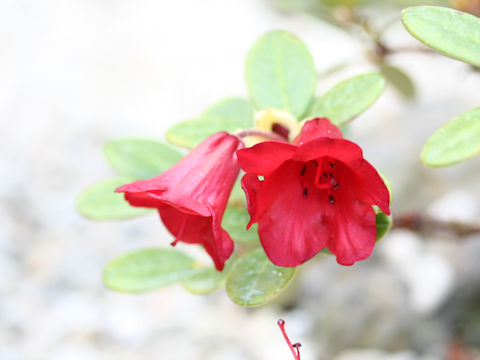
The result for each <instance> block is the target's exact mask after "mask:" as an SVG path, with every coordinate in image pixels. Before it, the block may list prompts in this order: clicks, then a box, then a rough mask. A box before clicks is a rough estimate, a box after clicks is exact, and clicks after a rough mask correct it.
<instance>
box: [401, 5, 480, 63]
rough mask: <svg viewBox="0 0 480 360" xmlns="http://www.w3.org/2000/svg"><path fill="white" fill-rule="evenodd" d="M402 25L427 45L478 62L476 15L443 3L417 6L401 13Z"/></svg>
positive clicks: (479, 32) (478, 24)
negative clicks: (439, 5)
mask: <svg viewBox="0 0 480 360" xmlns="http://www.w3.org/2000/svg"><path fill="white" fill-rule="evenodd" d="M402 21H403V25H404V26H405V28H406V29H407V30H408V31H409V32H410V33H411V34H412V35H413V36H414V37H416V38H417V39H418V40H420V41H421V42H423V43H424V44H425V45H427V46H428V47H430V48H432V49H434V50H436V51H438V52H440V53H442V54H444V55H446V56H449V57H452V58H454V59H457V60H461V61H464V62H467V63H469V64H472V65H475V66H480V19H479V18H478V17H476V16H473V15H470V14H467V13H464V12H461V11H458V10H454V9H449V8H444V7H438V6H417V7H411V8H408V9H405V10H404V11H403V14H402Z"/></svg>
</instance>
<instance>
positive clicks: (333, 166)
mask: <svg viewBox="0 0 480 360" xmlns="http://www.w3.org/2000/svg"><path fill="white" fill-rule="evenodd" d="M328 165H330V167H331V168H332V169H335V163H334V162H331V161H329V162H328Z"/></svg>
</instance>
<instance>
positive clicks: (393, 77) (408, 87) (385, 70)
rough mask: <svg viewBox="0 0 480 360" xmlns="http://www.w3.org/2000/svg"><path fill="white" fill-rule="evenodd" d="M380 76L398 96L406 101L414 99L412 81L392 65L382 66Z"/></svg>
mask: <svg viewBox="0 0 480 360" xmlns="http://www.w3.org/2000/svg"><path fill="white" fill-rule="evenodd" d="M380 71H381V72H382V75H383V76H385V79H387V81H388V82H389V83H390V85H392V86H393V87H394V88H395V89H396V90H397V91H398V92H399V93H400V94H402V95H403V96H404V97H405V98H407V99H412V98H414V97H415V85H414V84H413V81H412V79H411V78H410V76H408V75H407V74H406V73H405V72H404V71H403V70H402V69H400V68H398V67H396V66H393V65H387V64H385V65H382V67H381V68H380Z"/></svg>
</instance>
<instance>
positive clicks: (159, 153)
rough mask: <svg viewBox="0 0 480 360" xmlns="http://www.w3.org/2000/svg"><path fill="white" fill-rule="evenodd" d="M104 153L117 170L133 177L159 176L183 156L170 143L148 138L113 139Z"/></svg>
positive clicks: (107, 144)
mask: <svg viewBox="0 0 480 360" xmlns="http://www.w3.org/2000/svg"><path fill="white" fill-rule="evenodd" d="M104 153H105V157H106V158H107V161H108V163H109V164H110V165H111V166H112V168H113V169H114V170H115V171H117V172H118V173H119V174H120V175H123V176H126V177H129V178H132V179H148V178H151V177H154V176H157V175H158V174H160V173H162V172H164V171H165V170H167V169H168V168H169V167H171V166H172V165H174V164H175V163H176V162H177V161H179V160H180V159H181V158H182V154H181V153H180V152H179V151H178V150H176V149H174V148H173V147H171V146H170V145H167V144H163V143H161V142H159V141H155V140H147V139H119V140H111V141H109V142H107V143H106V144H105V147H104Z"/></svg>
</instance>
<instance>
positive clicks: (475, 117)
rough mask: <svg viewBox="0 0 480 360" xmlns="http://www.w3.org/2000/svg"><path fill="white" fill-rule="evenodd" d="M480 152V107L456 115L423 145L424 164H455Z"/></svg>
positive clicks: (439, 165)
mask: <svg viewBox="0 0 480 360" xmlns="http://www.w3.org/2000/svg"><path fill="white" fill-rule="evenodd" d="M479 153H480V108H477V109H474V110H471V111H468V112H466V113H463V114H462V115H459V116H457V117H456V118H454V119H453V120H451V121H450V122H448V123H447V124H446V125H444V126H443V127H441V128H440V129H439V130H437V132H435V133H434V134H433V135H432V137H430V139H428V141H427V143H426V144H425V146H424V147H423V150H422V154H421V159H422V162H423V163H424V164H425V165H428V166H432V167H441V166H448V165H452V164H456V163H458V162H460V161H463V160H467V159H469V158H471V157H473V156H475V155H478V154H479Z"/></svg>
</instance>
